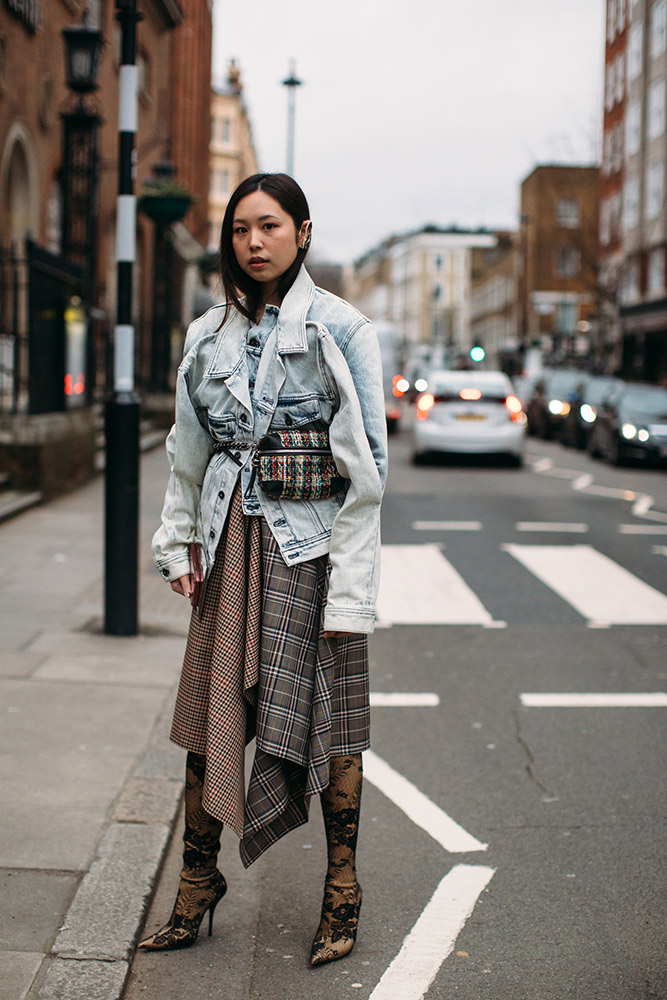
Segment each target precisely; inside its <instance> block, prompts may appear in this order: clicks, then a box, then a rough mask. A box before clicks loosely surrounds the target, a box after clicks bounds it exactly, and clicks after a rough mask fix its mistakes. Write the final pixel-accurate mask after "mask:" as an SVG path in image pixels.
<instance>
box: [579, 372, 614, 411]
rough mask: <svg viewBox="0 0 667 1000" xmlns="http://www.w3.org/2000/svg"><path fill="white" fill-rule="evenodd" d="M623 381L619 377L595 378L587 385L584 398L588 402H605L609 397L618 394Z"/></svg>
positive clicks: (595, 403)
mask: <svg viewBox="0 0 667 1000" xmlns="http://www.w3.org/2000/svg"><path fill="white" fill-rule="evenodd" d="M622 388H623V383H622V382H621V381H620V379H617V378H593V379H591V381H590V382H589V383H588V385H587V386H586V391H585V393H584V399H585V400H586V402H587V403H593V405H597V404H598V403H603V402H605V400H607V399H613V398H614V397H615V396H618V394H619V392H620V391H621V389H622Z"/></svg>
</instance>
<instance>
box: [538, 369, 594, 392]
mask: <svg viewBox="0 0 667 1000" xmlns="http://www.w3.org/2000/svg"><path fill="white" fill-rule="evenodd" d="M585 384H586V375H585V373H584V372H557V373H556V374H555V375H552V376H551V378H550V379H549V381H548V383H547V393H548V395H549V396H551V397H555V396H558V395H565V394H567V393H570V392H574V391H575V390H576V389H578V388H579V386H584V385H585Z"/></svg>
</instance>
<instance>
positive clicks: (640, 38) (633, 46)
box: [628, 21, 644, 83]
mask: <svg viewBox="0 0 667 1000" xmlns="http://www.w3.org/2000/svg"><path fill="white" fill-rule="evenodd" d="M643 47H644V25H643V24H642V22H641V21H635V23H634V24H633V25H632V27H631V28H630V42H629V44H628V82H629V83H632V81H633V80H636V79H637V77H638V76H639V74H640V73H641V71H642V49H643Z"/></svg>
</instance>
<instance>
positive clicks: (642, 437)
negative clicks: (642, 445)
mask: <svg viewBox="0 0 667 1000" xmlns="http://www.w3.org/2000/svg"><path fill="white" fill-rule="evenodd" d="M650 436H651V435H650V434H649V432H648V431H647V430H646V428H645V427H641V428H640V429H639V430H638V431H637V440H638V441H642V442H645V441H648V439H649V437H650Z"/></svg>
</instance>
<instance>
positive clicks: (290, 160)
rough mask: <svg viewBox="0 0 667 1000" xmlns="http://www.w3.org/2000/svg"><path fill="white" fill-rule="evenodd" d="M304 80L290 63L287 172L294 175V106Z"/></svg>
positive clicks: (287, 83) (286, 82)
mask: <svg viewBox="0 0 667 1000" xmlns="http://www.w3.org/2000/svg"><path fill="white" fill-rule="evenodd" d="M302 84H303V80H299V78H298V77H297V75H296V66H295V64H294V61H292V62H291V63H290V73H289V76H288V77H287V79H286V80H283V87H287V94H288V97H287V173H288V174H289V175H290V177H292V176H293V175H294V106H295V95H296V88H297V87H301V86H302Z"/></svg>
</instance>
